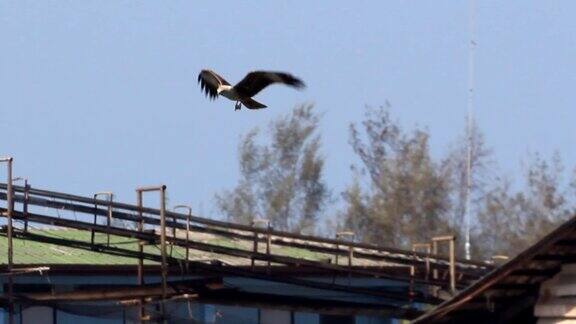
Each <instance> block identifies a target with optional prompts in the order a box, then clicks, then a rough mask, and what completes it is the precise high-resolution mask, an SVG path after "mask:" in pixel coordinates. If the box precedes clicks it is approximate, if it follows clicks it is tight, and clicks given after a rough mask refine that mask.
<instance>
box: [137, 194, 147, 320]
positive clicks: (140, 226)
mask: <svg viewBox="0 0 576 324" xmlns="http://www.w3.org/2000/svg"><path fill="white" fill-rule="evenodd" d="M136 204H137V205H138V216H139V222H138V232H139V233H140V234H142V231H143V230H144V219H143V217H144V215H143V214H142V191H139V190H136ZM138 252H139V254H138V285H140V286H143V285H144V256H143V253H144V241H142V240H140V241H138ZM139 313H140V314H139V315H140V316H139V318H140V322H142V321H143V320H144V318H145V317H146V310H145V308H144V298H141V299H140V310H139Z"/></svg>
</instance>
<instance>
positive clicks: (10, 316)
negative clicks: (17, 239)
mask: <svg viewBox="0 0 576 324" xmlns="http://www.w3.org/2000/svg"><path fill="white" fill-rule="evenodd" d="M4 161H6V162H7V163H8V175H7V180H6V181H7V182H8V183H7V190H8V192H7V198H6V203H7V204H8V206H7V208H6V216H7V218H8V220H7V222H8V224H7V227H8V233H7V235H8V273H9V274H8V322H9V323H10V324H13V323H14V300H13V298H12V297H13V296H12V294H13V285H14V279H13V278H12V266H13V261H14V260H13V257H14V255H13V253H14V250H13V246H12V211H13V210H14V192H13V188H12V161H13V159H12V158H11V157H9V158H7V159H5V160H4Z"/></svg>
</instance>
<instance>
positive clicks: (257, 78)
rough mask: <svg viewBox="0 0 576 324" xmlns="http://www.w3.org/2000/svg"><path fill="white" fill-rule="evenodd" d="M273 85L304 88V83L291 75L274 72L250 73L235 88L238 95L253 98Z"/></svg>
mask: <svg viewBox="0 0 576 324" xmlns="http://www.w3.org/2000/svg"><path fill="white" fill-rule="evenodd" d="M273 83H282V84H286V85H289V86H291V87H294V88H304V82H302V80H300V79H298V78H296V77H294V76H293V75H291V74H288V73H284V72H274V71H254V72H250V73H248V74H247V75H246V76H245V77H244V79H242V81H240V82H238V84H236V85H235V86H234V89H235V90H236V92H237V93H238V94H240V95H241V96H243V97H252V96H254V95H256V94H257V93H258V92H260V91H262V89H264V88H266V87H267V86H269V85H271V84H273Z"/></svg>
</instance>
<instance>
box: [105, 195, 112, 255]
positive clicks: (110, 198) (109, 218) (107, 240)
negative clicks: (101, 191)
mask: <svg viewBox="0 0 576 324" xmlns="http://www.w3.org/2000/svg"><path fill="white" fill-rule="evenodd" d="M113 199H114V195H113V194H112V193H110V195H109V200H108V220H107V222H106V226H107V231H108V233H106V235H107V238H106V245H107V246H110V225H112V200H113Z"/></svg>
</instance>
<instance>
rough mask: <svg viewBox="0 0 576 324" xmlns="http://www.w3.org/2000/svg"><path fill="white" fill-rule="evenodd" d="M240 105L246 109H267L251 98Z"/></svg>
mask: <svg viewBox="0 0 576 324" xmlns="http://www.w3.org/2000/svg"><path fill="white" fill-rule="evenodd" d="M242 104H243V105H244V106H245V107H246V108H248V109H262V108H266V107H267V106H266V105H264V104H261V103H259V102H258V101H256V100H254V99H252V98H248V99H244V100H242Z"/></svg>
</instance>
